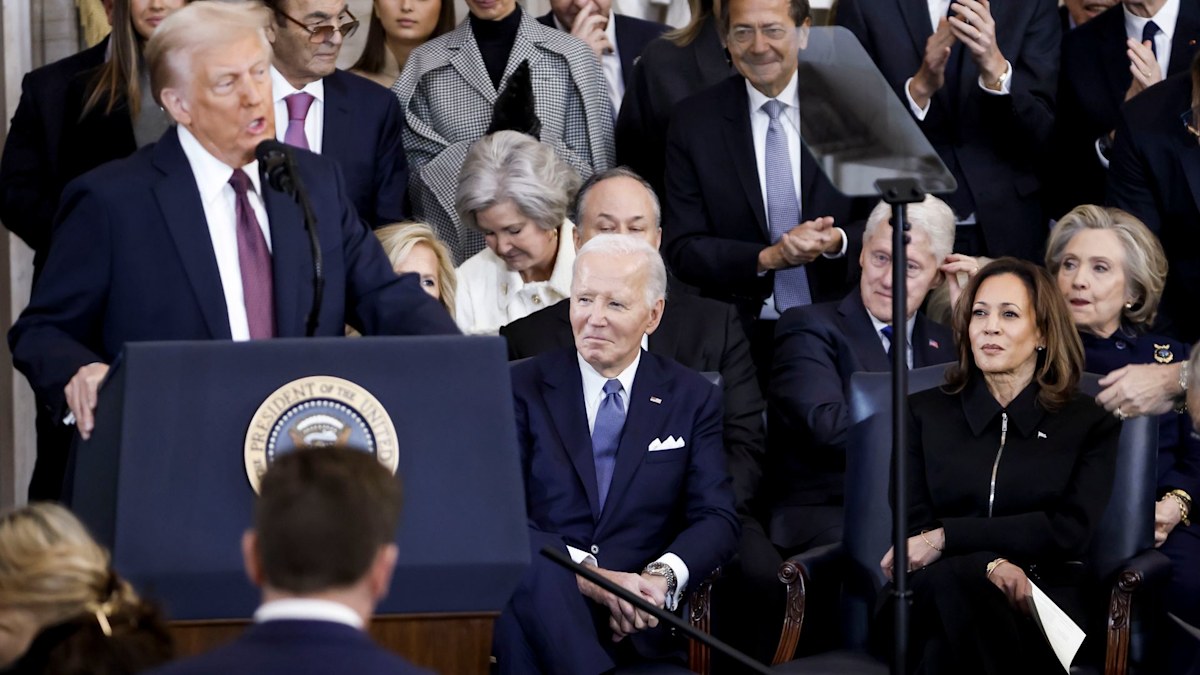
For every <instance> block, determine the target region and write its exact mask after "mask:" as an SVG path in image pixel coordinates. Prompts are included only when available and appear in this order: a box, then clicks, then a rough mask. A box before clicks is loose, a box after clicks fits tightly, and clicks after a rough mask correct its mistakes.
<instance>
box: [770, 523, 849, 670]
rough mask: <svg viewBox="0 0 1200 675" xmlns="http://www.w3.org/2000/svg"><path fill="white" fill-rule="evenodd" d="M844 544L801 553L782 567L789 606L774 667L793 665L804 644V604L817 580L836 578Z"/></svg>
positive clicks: (830, 545)
mask: <svg viewBox="0 0 1200 675" xmlns="http://www.w3.org/2000/svg"><path fill="white" fill-rule="evenodd" d="M842 557H843V552H842V545H841V544H840V543H835V544H826V545H824V546H818V547H817V548H813V549H809V550H807V551H805V552H803V553H798V554H796V555H794V556H792V557H790V558H788V559H787V560H785V561H783V564H782V565H780V566H779V581H780V582H781V583H782V584H783V585H785V586H787V606H786V608H785V609H784V614H783V628H782V629H780V632H779V644H778V646H777V647H776V648H775V657H774V658H772V659H771V665H778V664H780V663H784V662H785V661H790V660H791V659H792V655H794V654H795V653H796V645H797V644H798V643H799V642H800V629H801V628H802V627H803V626H804V600H805V595H806V588H807V587H808V585H809V584H811V583H812V580H813V579H814V578H816V579H829V578H834V574H833V570H834V568H836V566H837V563H838V562H839V561H840V560H842Z"/></svg>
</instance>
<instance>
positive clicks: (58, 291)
mask: <svg viewBox="0 0 1200 675" xmlns="http://www.w3.org/2000/svg"><path fill="white" fill-rule="evenodd" d="M110 228H111V214H110V212H109V209H108V205H107V204H106V203H105V201H104V200H103V199H101V198H100V197H99V196H98V195H97V193H96V191H95V190H93V189H92V188H91V187H90V186H89V185H87V184H86V179H84V180H83V181H76V182H74V183H72V184H71V185H70V186H68V188H67V190H66V192H65V194H64V195H63V206H62V210H61V211H60V213H59V222H58V225H57V226H56V230H55V231H56V233H57V234H56V237H57V238H58V239H60V240H61V242H62V244H63V245H61V246H53V247H51V248H50V251H49V256H48V257H47V259H46V264H45V267H44V269H43V272H44V273H43V274H42V275H41V277H40V278H39V279H38V282H37V284H35V285H34V288H33V294H32V296H31V297H30V301H29V306H28V307H26V308H25V311H24V312H22V313H21V318H20V319H18V320H17V322H16V324H14V325H13V327H12V329H11V330H10V331H9V333H8V344H9V347H10V349H11V350H12V354H13V363H14V364H15V365H16V367H17V370H20V371H21V372H22V373H24V375H25V377H26V378H28V379H29V383H30V385H31V386H32V387H33V389H34V391H35V392H36V393H37V395H38V398H39V400H41V401H43V402H45V403H46V404H47V405H50V406H52V409H53V410H54V411H57V412H62V413H63V414H65V410H66V401H65V398H64V395H63V387H65V386H66V384H67V382H68V381H70V379H71V378H72V377H73V376H74V375H75V373H76V371H78V370H79V369H80V368H81V367H82V366H85V365H87V364H89V363H95V362H107V360H108V359H107V358H106V357H105V356H104V355H102V354H101V350H102V347H101V345H102V344H103V338H102V331H103V329H104V313H105V307H106V305H107V302H108V288H109V286H108V284H109V278H110V276H111V275H112V273H113V268H112V254H113V251H112V240H111V235H110Z"/></svg>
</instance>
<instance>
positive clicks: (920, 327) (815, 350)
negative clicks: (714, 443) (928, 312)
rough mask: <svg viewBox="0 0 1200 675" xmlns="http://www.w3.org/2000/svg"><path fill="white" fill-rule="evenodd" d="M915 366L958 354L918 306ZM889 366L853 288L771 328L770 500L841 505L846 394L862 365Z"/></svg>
mask: <svg viewBox="0 0 1200 675" xmlns="http://www.w3.org/2000/svg"><path fill="white" fill-rule="evenodd" d="M912 350H913V367H914V368H921V367H924V366H930V365H934V364H937V363H946V362H948V361H952V360H954V358H955V351H954V339H953V336H952V335H951V333H950V329H949V328H947V327H945V326H943V325H941V324H937V323H934V322H933V321H930V320H929V319H928V318H926V317H925V315H924V314H922V313H920V312H918V313H917V317H916V322H915V323H914V324H913V333H912ZM891 369H892V364H891V361H890V360H889V359H888V355H887V350H885V349H884V347H883V341H882V340H881V339H880V337H879V334H878V333H876V332H875V325H874V324H873V323H871V317H870V315H869V314H867V309H866V307H865V306H864V305H863V301H862V295H861V293H860V292H859V290H858V289H855V290H854V291H852V292H851V293H849V294H848V295H847V296H846V297H845V298H844V299H843V300H842V301H841V302H827V303H823V304H819V305H811V306H808V307H796V308H793V309H790V310H788V311H786V312H784V313H783V316H782V317H781V318H780V319H779V324H778V325H777V326H776V327H775V360H774V364H773V367H772V370H771V387H770V396H769V397H768V406H769V410H770V415H771V418H770V423H769V426H770V428H771V444H770V452H769V455H768V457H769V463H768V466H770V467H771V469H770V470H769V471H767V474H766V475H767V476H769V477H770V481H769V485H768V489H769V490H770V491H771V492H772V493H773V499H772V501H774V502H776V503H780V502H782V503H786V504H840V503H841V498H842V482H843V478H844V474H845V470H846V465H845V451H846V432H847V431H848V430H849V427H850V406H849V404H848V402H847V393H848V392H849V388H850V376H851V375H853V374H854V373H857V372H859V371H866V372H884V373H886V372H889V371H891Z"/></svg>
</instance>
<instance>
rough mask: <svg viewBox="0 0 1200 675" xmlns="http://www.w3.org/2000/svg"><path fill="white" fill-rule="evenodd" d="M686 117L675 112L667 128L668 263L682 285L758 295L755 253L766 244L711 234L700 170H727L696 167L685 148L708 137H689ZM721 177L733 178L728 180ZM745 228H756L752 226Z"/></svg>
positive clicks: (758, 281)
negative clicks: (683, 283) (681, 119)
mask: <svg viewBox="0 0 1200 675" xmlns="http://www.w3.org/2000/svg"><path fill="white" fill-rule="evenodd" d="M689 100H691V99H687V100H685V101H684V103H683V104H681V107H682V106H683V105H686V103H687V102H688V101H689ZM686 114H687V113H686V111H681V110H679V109H677V110H676V112H675V113H673V114H672V117H671V119H672V120H673V121H672V123H671V124H670V125H669V127H668V130H667V174H666V183H667V204H666V218H665V223H666V225H665V227H664V231H663V234H664V236H665V241H664V242H663V248H664V250H665V252H666V258H667V262H668V263H670V265H671V271H672V272H674V273H675V275H676V276H678V277H679V278H680V279H681V280H683V281H684V282H685V283H688V284H691V285H693V286H700V287H702V288H724V289H727V290H728V291H731V292H733V293H734V294H739V295H745V296H748V297H760V296H761V293H760V290H761V281H762V280H761V278H760V277H759V276H758V254H759V252H760V251H762V250H763V249H764V248H766V245H765V244H761V243H758V242H752V241H738V240H735V239H727V238H723V237H716V236H713V235H712V233H711V232H710V230H709V228H710V226H711V223H709V218H710V214H709V213H708V211H707V209H706V208H705V204H704V200H705V195H704V191H703V188H702V186H701V180H700V171H702V170H704V171H717V172H721V173H722V175H724V174H725V173H726V172H727V169H728V167H721V166H708V167H700V166H698V165H697V164H696V162H695V159H694V158H693V157H692V154H691V152H690V151H689V147H690V146H691V145H693V144H696V143H709V142H711V138H696V137H693V136H692V135H693V134H694V133H697V132H698V131H699V130H696V129H694V128H692V127H690V126H689V125H687V124H686V121H680V118H681V116H686ZM726 179H727V180H735V179H734V177H733V176H727V177H726ZM748 226H749V227H755V228H757V227H758V225H757V224H755V223H749V224H748Z"/></svg>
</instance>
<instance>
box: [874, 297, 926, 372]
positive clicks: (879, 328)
mask: <svg viewBox="0 0 1200 675" xmlns="http://www.w3.org/2000/svg"><path fill="white" fill-rule="evenodd" d="M867 316H868V317H870V319H871V325H872V326H875V337H877V338H879V342H880V343H881V344H883V350H884V351H887V350H888V349H891V347H892V343H891V340H888V339H887V337H886V336H884V334H883V328H884V326H888V325H890V324H886V323H884V322H882V321H880V320H879V319H876V318H875V315H874V314H872V313H871V310H869V309H868V310H867ZM916 323H917V315H916V314H913V315H912V318H910V319H909V320H908V321H907V322H905V327H904V331H905V335H907V336H908V340H907V341H906V342H905V345H906V346H907V347H908V349H907V350H906V351H907V354H905V357H904V358H905V360H906V361H907V362H908V369H909V370H912V367H913V343H912V332H913V326H915V325H916Z"/></svg>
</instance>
